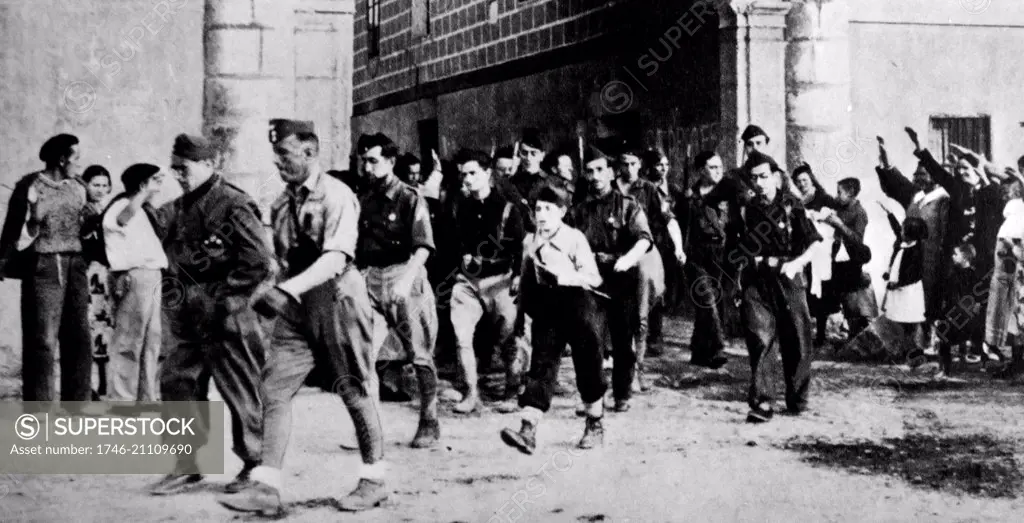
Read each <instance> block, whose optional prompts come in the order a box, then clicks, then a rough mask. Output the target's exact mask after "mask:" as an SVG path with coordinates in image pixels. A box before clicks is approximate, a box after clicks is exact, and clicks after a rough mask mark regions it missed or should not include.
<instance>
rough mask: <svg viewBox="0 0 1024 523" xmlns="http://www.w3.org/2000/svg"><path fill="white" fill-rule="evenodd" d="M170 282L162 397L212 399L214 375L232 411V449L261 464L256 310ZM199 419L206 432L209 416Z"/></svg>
mask: <svg viewBox="0 0 1024 523" xmlns="http://www.w3.org/2000/svg"><path fill="white" fill-rule="evenodd" d="M174 281H175V282H177V281H178V280H174ZM167 285H168V283H167V282H166V281H165V283H164V313H165V319H164V321H165V325H166V327H167V328H166V329H165V336H164V344H165V345H164V353H165V354H166V357H165V359H164V361H163V363H162V365H161V366H160V395H161V399H162V400H163V401H180V402H205V401H208V397H207V393H208V391H209V388H210V379H211V378H213V382H214V383H215V384H216V385H217V390H218V391H220V394H221V396H223V397H224V402H225V403H226V404H227V407H228V409H229V410H230V411H231V436H232V441H233V443H234V447H233V449H232V450H233V451H234V452H235V454H236V455H238V457H239V458H241V459H242V460H243V461H245V462H247V463H259V462H260V452H261V450H260V449H261V441H262V438H263V404H262V401H261V397H260V375H261V373H262V370H263V364H264V358H265V342H264V340H263V339H262V333H261V332H260V325H259V320H258V319H257V316H256V313H255V312H254V311H253V310H252V309H249V308H244V309H242V310H241V311H239V312H238V313H235V314H226V313H224V312H221V311H220V310H219V308H218V307H217V306H216V305H215V299H214V297H213V296H211V295H210V294H209V293H208V291H207V288H206V287H207V286H205V285H196V284H192V285H184V286H176V287H175V288H168V286H167ZM199 407H200V408H201V406H199ZM205 415H208V413H206V414H205ZM202 417H203V416H201V418H202ZM200 421H202V423H201V424H200V426H199V427H198V428H199V429H200V430H203V432H206V430H205V429H206V428H208V427H209V420H208V419H200ZM168 443H171V442H170V441H168ZM213 443H214V444H220V442H216V441H215V442H213ZM186 464H187V463H186ZM179 466H180V465H179ZM177 472H183V473H184V472H193V471H189V470H179V471H177Z"/></svg>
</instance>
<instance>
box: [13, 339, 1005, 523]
mask: <svg viewBox="0 0 1024 523" xmlns="http://www.w3.org/2000/svg"><path fill="white" fill-rule="evenodd" d="M688 336H689V325H687V324H686V323H685V322H681V321H679V320H675V321H674V325H673V326H672V328H671V329H670V340H669V341H670V342H671V343H670V346H669V348H668V350H667V352H666V354H665V355H664V356H663V357H661V358H658V359H657V360H656V361H655V362H654V370H655V372H654V374H655V377H656V378H657V380H656V384H657V387H656V388H655V389H654V390H652V391H651V392H650V393H648V394H645V395H642V396H640V397H638V398H636V400H635V401H634V405H633V409H632V410H631V411H630V412H628V413H625V414H615V413H608V414H607V415H606V421H605V430H606V439H605V445H604V447H603V448H600V449H596V450H592V451H579V450H576V449H575V448H574V445H575V443H576V440H577V439H578V438H579V436H580V434H581V432H582V428H583V422H582V420H581V419H579V418H576V417H575V416H574V412H573V411H574V406H575V403H576V398H573V397H559V398H556V401H555V404H554V407H553V409H552V411H551V412H550V413H549V415H548V416H547V418H546V419H545V420H544V421H543V422H542V424H541V426H540V429H539V434H538V438H539V446H538V449H537V452H536V454H535V455H533V456H525V455H522V454H520V453H518V452H516V451H513V450H512V449H509V448H507V447H506V446H505V445H503V444H502V443H501V440H500V439H499V437H498V432H499V431H500V430H501V428H503V427H505V426H510V425H514V426H518V418H517V417H516V416H515V415H508V414H498V413H496V412H494V411H493V410H491V409H489V408H487V409H485V410H484V411H483V412H482V413H481V414H479V415H473V416H469V417H456V416H455V415H453V414H451V411H450V405H448V406H446V410H445V414H444V417H443V419H442V431H443V444H442V445H441V446H440V447H439V448H437V449H433V450H426V451H424V450H413V449H410V448H408V446H407V443H408V441H409V440H410V439H411V437H412V435H413V433H414V431H415V428H416V421H417V416H416V409H415V403H406V404H393V403H392V404H385V408H384V422H385V427H384V430H385V438H386V442H387V447H386V459H387V460H388V462H389V463H390V467H391V468H390V479H389V481H390V484H389V486H390V488H391V489H393V495H392V497H391V499H390V501H389V502H388V503H387V504H386V506H385V507H383V508H380V509H377V510H374V511H370V512H366V513H361V514H355V515H353V514H343V513H340V512H338V511H336V510H335V509H334V508H333V505H332V499H331V498H334V497H338V496H341V495H344V494H345V493H347V492H348V491H349V490H350V489H352V488H353V487H354V486H355V483H356V481H357V477H356V471H357V467H358V464H359V457H358V455H357V454H356V453H354V452H346V451H343V450H340V449H339V447H338V444H339V443H342V442H351V441H354V437H353V429H352V425H351V422H350V421H349V420H348V416H347V414H346V412H345V409H344V407H343V405H342V403H341V401H340V399H337V398H334V397H332V396H330V395H327V394H324V393H320V392H316V391H313V390H311V389H307V390H304V391H303V392H301V393H300V395H299V396H298V397H297V398H296V401H295V414H294V424H295V430H294V432H293V438H292V445H291V448H290V451H289V455H288V461H287V463H286V467H285V468H286V470H285V478H286V479H285V482H286V489H285V491H284V493H283V496H284V500H285V503H286V504H288V506H289V514H288V517H287V518H286V520H287V521H294V522H320V521H367V522H368V521H388V522H392V521H395V522H412V521H423V522H494V523H496V522H532V521H551V522H578V521H617V522H630V521H632V522H681V521H710V522H714V521H722V522H726V521H730V522H731V521H752V522H753V521H757V522H773V521H780V522H782V521H786V522H789V521H814V522H824V521H836V522H839V521H851V522H852V521H858V522H859V521H882V522H884V521H964V522H966V521H971V522H975V521H977V522H982V521H1022V520H1024V488H1022V487H1021V478H1020V470H1022V469H1024V466H1022V464H1024V383H1021V382H1016V383H1006V382H993V381H992V380H991V379H989V378H988V377H986V376H985V375H984V374H983V373H982V372H980V371H977V370H973V371H971V372H968V373H967V374H965V378H966V383H965V384H961V385H945V386H933V385H931V384H929V383H928V382H927V381H925V380H922V379H921V378H920V376H917V375H914V374H913V373H911V372H909V371H907V370H901V369H900V368H897V367H886V366H877V365H872V366H869V365H858V364H849V363H836V362H831V361H828V359H827V358H823V359H820V360H819V361H818V362H816V363H815V365H814V372H815V378H814V384H813V389H812V391H813V392H812V394H813V403H812V406H811V410H810V411H809V412H808V413H806V414H804V415H802V416H800V417H781V416H777V417H776V419H775V420H773V421H772V422H771V423H768V424H766V425H757V426H752V425H748V424H746V423H744V417H745V414H746V406H745V401H744V400H745V391H746V383H747V376H748V375H749V368H748V362H747V359H746V357H745V353H744V351H743V346H742V344H733V345H732V346H730V348H729V352H730V354H732V355H733V357H732V361H731V363H730V364H729V366H728V368H729V370H730V374H729V375H712V374H700V373H696V372H694V369H693V368H692V367H690V366H689V365H687V364H686V363H685V361H686V360H687V359H688V358H689V355H688V354H687V353H686V351H684V350H683V348H682V347H683V346H685V343H683V341H684V340H687V341H688ZM561 380H562V383H563V384H565V385H566V386H568V387H569V388H571V387H572V383H573V382H572V369H571V364H570V363H569V360H568V359H567V360H565V363H564V364H563V369H562V373H561ZM9 391H10V386H9V385H7V386H0V393H6V392H9ZM957 437H959V438H957ZM941 438H954V440H955V441H958V442H961V443H962V442H967V444H968V445H970V444H972V442H973V444H974V445H975V446H974V447H969V448H967V450H966V451H957V452H953V451H948V453H947V451H945V450H943V449H945V448H947V447H943V446H942V445H947V446H948V445H952V444H951V443H948V441H953V440H948V441H946V442H945V443H943V442H939V443H936V444H935V445H936V447H935V448H933V449H928V450H930V454H928V455H927V457H926V458H922V459H927V460H930V461H928V462H923V461H920V460H918V461H916V462H914V463H915V465H914V466H915V467H917V468H913V467H907V466H904V467H902V468H900V467H899V466H895V467H894V465H901V464H902V465H907V464H908V463H911V460H912V458H913V456H909V455H907V454H905V452H907V450H906V449H910V450H909V452H910V453H911V454H913V453H914V452H916V451H915V448H917V447H921V446H922V445H923V446H927V445H929V444H930V443H929V442H932V441H938V439H941ZM907 441H912V442H914V443H913V444H912V445H909V446H906V445H904V446H900V445H901V443H900V442H907ZM226 445H228V446H229V444H228V443H227V442H226ZM915 445H916V447H915ZM992 446H998V447H999V449H1001V450H1000V451H999V452H1002V454H998V453H997V454H991V455H989V454H985V456H988V457H987V458H985V459H987V460H988V462H986V463H981V464H979V463H973V461H972V460H973V458H974V455H975V454H977V456H978V457H979V459H980V458H981V456H982V454H984V453H985V452H987V450H988V448H989V447H992ZM830 448H832V449H841V450H837V451H835V453H834V455H832V454H829V453H830V452H832V451H829V450H828V449H830ZM823 449H825V450H823ZM851 449H853V450H851ZM872 449H873V450H872ZM972 449H973V450H972ZM814 452H818V454H815V453H814ZM822 452H824V454H822ZM873 452H874V453H875V454H872V453H873ZM851 453H852V454H854V455H855V456H853V457H854V458H857V459H851ZM228 454H229V458H228V460H229V461H228V463H227V466H226V470H227V471H228V472H229V474H226V475H223V476H213V477H208V481H207V483H208V486H207V487H206V488H204V489H201V490H198V491H196V492H193V493H189V494H185V495H181V496H177V497H172V498H152V497H148V496H146V495H145V494H144V493H143V492H142V489H143V487H144V486H145V485H146V484H147V483H149V482H150V481H153V480H155V479H157V478H156V477H148V476H9V477H0V521H4V522H14V521H34V522H58V521H82V522H85V521H104V522H106V521H192V522H197V521H248V520H249V518H247V517H244V516H239V515H236V514H234V513H231V512H229V511H227V510H226V509H223V508H222V507H221V506H220V505H218V504H217V503H216V501H215V495H216V492H215V491H216V489H217V487H218V486H220V485H223V484H224V483H225V482H227V481H229V480H230V479H231V476H232V475H233V474H234V472H236V471H237V470H238V468H239V467H240V463H239V462H238V461H237V459H235V458H234V456H230V453H228ZM840 454H841V455H840ZM879 454H882V459H881V460H879V459H875V460H873V461H872V460H871V459H867V460H865V459H864V458H871V456H877V455H879ZM944 454H946V456H944ZM903 456H906V457H905V458H904V457H903ZM992 456H995V457H992ZM997 461H998V462H999V463H998V465H999V467H1002V468H998V467H996V466H995V465H993V463H995V462H997ZM961 465H963V466H961ZM994 467H995V468H994ZM887 468H889V469H896V470H895V471H893V470H887ZM961 469H962V470H961ZM997 469H998V470H997ZM907 470H910V472H909V474H910V475H909V476H908V473H907ZM922 471H923V472H922ZM936 471H938V472H937V473H936ZM943 471H946V472H943ZM928 474H931V475H930V476H929V475H928ZM954 475H957V477H959V478H961V479H963V481H961V482H955V481H953V482H946V481H944V480H942V478H943V477H944V476H950V477H952V476H954ZM965 482H966V483H971V484H972V485H974V487H970V486H968V487H965V486H964V484H965ZM979 485H980V486H979Z"/></svg>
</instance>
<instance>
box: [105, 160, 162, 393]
mask: <svg viewBox="0 0 1024 523" xmlns="http://www.w3.org/2000/svg"><path fill="white" fill-rule="evenodd" d="M163 178H164V174H163V173H162V172H161V171H160V168H159V167H157V166H155V165H150V164H145V163H140V164H135V165H132V166H131V167H128V168H127V169H125V171H124V173H123V174H122V175H121V183H122V184H123V185H124V190H125V192H124V193H123V194H120V195H118V196H117V197H115V198H114V200H113V201H112V202H111V203H110V205H109V207H107V210H106V212H105V213H104V215H103V217H102V224H103V239H104V243H105V244H106V254H107V261H108V263H109V267H110V280H111V288H112V289H113V291H112V292H111V294H112V298H113V306H114V326H115V329H114V335H113V337H112V338H111V340H110V350H109V352H110V374H111V380H110V381H111V390H112V393H111V394H110V399H112V400H119V401H134V400H138V401H159V399H160V385H159V383H158V382H157V369H158V365H157V359H158V358H159V356H160V344H161V342H162V333H163V326H162V319H161V306H160V299H161V296H162V292H161V285H162V283H163V274H162V271H163V270H165V269H167V255H166V254H164V249H163V246H162V245H161V243H160V237H159V236H158V235H157V233H156V231H155V230H154V228H153V224H152V223H151V221H150V219H149V216H148V215H147V213H146V208H145V206H146V205H147V204H148V203H150V201H151V200H152V199H153V197H154V196H155V195H156V194H158V192H159V190H160V187H161V184H162V183H163Z"/></svg>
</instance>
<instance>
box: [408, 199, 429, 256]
mask: <svg viewBox="0 0 1024 523" xmlns="http://www.w3.org/2000/svg"><path fill="white" fill-rule="evenodd" d="M411 227H412V228H411V230H410V233H411V234H412V242H411V245H412V250H413V252H415V251H416V249H419V248H423V249H427V250H429V251H430V252H431V253H433V252H434V251H435V246H434V230H433V226H432V225H431V224H430V208H429V207H428V206H427V200H426V199H424V198H423V195H421V194H418V193H417V194H416V197H415V199H413V201H412V226H411Z"/></svg>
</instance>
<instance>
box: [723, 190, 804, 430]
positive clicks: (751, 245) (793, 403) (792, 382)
mask: <svg viewBox="0 0 1024 523" xmlns="http://www.w3.org/2000/svg"><path fill="white" fill-rule="evenodd" d="M743 212H744V220H745V230H744V237H743V239H742V242H741V244H740V248H741V250H742V252H743V254H744V256H745V262H746V263H745V267H744V268H743V269H742V272H741V275H740V282H741V285H742V289H743V305H742V314H743V319H744V328H745V329H746V341H747V350H748V351H749V353H750V366H751V383H750V394H749V398H748V400H749V403H750V406H751V409H752V411H754V412H762V411H763V409H762V406H763V405H765V404H770V403H771V402H772V401H773V400H774V397H775V384H774V382H773V376H774V367H775V365H776V364H777V360H778V356H777V355H776V350H779V351H781V353H782V365H783V375H784V376H785V381H786V406H787V407H788V408H789V410H790V411H793V412H797V413H798V412H800V411H802V410H804V409H805V408H806V407H807V396H808V388H809V386H810V383H811V375H810V371H811V359H812V357H813V353H812V324H811V315H810V312H809V310H808V307H807V293H806V289H807V281H806V276H805V275H804V271H802V270H801V271H800V272H799V273H798V274H797V275H796V276H795V277H794V278H792V279H790V278H789V277H787V276H786V275H785V274H782V272H781V267H782V265H783V264H784V263H786V262H788V261H791V260H793V259H794V258H796V257H798V256H800V255H802V254H803V253H804V252H805V251H807V249H808V248H809V247H810V246H811V245H812V244H814V243H815V242H817V241H820V240H821V236H820V235H819V234H818V231H817V229H816V228H815V226H814V224H813V223H811V221H810V219H809V218H808V217H807V214H806V212H805V211H804V209H803V206H802V205H801V203H800V201H799V200H797V199H796V197H795V196H793V195H791V194H789V193H784V192H783V190H782V189H779V194H777V195H776V198H775V200H774V201H771V202H769V201H768V200H767V199H766V198H763V197H762V198H756V199H754V200H753V201H751V202H750V203H749V204H748V205H747V206H746V207H745V209H744V211H743Z"/></svg>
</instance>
